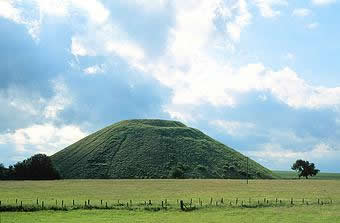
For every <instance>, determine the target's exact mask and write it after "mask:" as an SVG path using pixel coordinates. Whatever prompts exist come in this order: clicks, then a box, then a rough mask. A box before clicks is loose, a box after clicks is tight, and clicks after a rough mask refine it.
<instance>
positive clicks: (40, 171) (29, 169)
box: [0, 154, 60, 180]
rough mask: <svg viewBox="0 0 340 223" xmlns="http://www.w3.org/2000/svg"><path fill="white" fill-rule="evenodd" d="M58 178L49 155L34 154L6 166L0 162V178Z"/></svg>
mask: <svg viewBox="0 0 340 223" xmlns="http://www.w3.org/2000/svg"><path fill="white" fill-rule="evenodd" d="M54 179H60V175H59V173H58V171H57V170H56V169H55V168H54V166H53V163H52V161H51V159H50V157H49V156H47V155H45V154H36V155H34V156H32V157H30V158H28V159H25V160H24V161H21V162H17V163H16V164H14V165H10V166H9V167H8V168H6V167H5V166H4V165H3V164H1V163H0V180H54Z"/></svg>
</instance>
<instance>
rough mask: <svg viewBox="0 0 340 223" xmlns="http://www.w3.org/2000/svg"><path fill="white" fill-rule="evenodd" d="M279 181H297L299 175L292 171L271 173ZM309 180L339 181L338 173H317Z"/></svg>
mask: <svg viewBox="0 0 340 223" xmlns="http://www.w3.org/2000/svg"><path fill="white" fill-rule="evenodd" d="M273 173H274V174H275V175H276V176H279V177H280V178H281V179H299V175H298V174H297V173H296V172H294V171H273ZM310 179H311V180H340V173H323V172H321V173H318V174H317V175H316V176H314V177H310Z"/></svg>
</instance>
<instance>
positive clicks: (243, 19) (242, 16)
mask: <svg viewBox="0 0 340 223" xmlns="http://www.w3.org/2000/svg"><path fill="white" fill-rule="evenodd" d="M235 8H237V9H238V15H237V16H236V17H235V19H234V21H233V22H229V23H227V31H228V33H229V35H230V37H231V38H232V40H234V41H237V42H238V41H239V40H240V36H241V32H242V30H243V29H244V28H245V27H246V26H247V25H249V24H250V23H251V18H252V15H251V14H250V12H249V10H248V5H247V2H246V1H245V0H239V1H238V2H237V5H236V7H235Z"/></svg>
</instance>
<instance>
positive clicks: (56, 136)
mask: <svg viewBox="0 0 340 223" xmlns="http://www.w3.org/2000/svg"><path fill="white" fill-rule="evenodd" d="M86 135H87V133H86V132H83V131H82V130H81V129H80V128H79V127H78V126H74V125H65V126H61V127H57V126H55V125H53V124H51V123H46V124H42V125H32V126H30V127H28V128H22V129H17V130H15V131H14V132H12V133H5V134H2V135H0V144H11V145H14V146H15V148H16V150H17V152H30V153H45V154H48V155H52V154H53V153H55V152H57V151H58V150H60V149H63V148H65V147H66V146H68V145H70V144H72V143H74V142H76V141H78V140H80V139H82V138H84V137H85V136H86Z"/></svg>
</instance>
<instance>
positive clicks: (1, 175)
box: [0, 163, 7, 180]
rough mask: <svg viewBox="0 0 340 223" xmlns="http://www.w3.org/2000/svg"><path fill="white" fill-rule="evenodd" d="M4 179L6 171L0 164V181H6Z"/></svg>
mask: <svg viewBox="0 0 340 223" xmlns="http://www.w3.org/2000/svg"><path fill="white" fill-rule="evenodd" d="M6 177H7V169H6V167H5V166H4V165H3V164H2V163H0V180H3V179H6Z"/></svg>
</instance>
